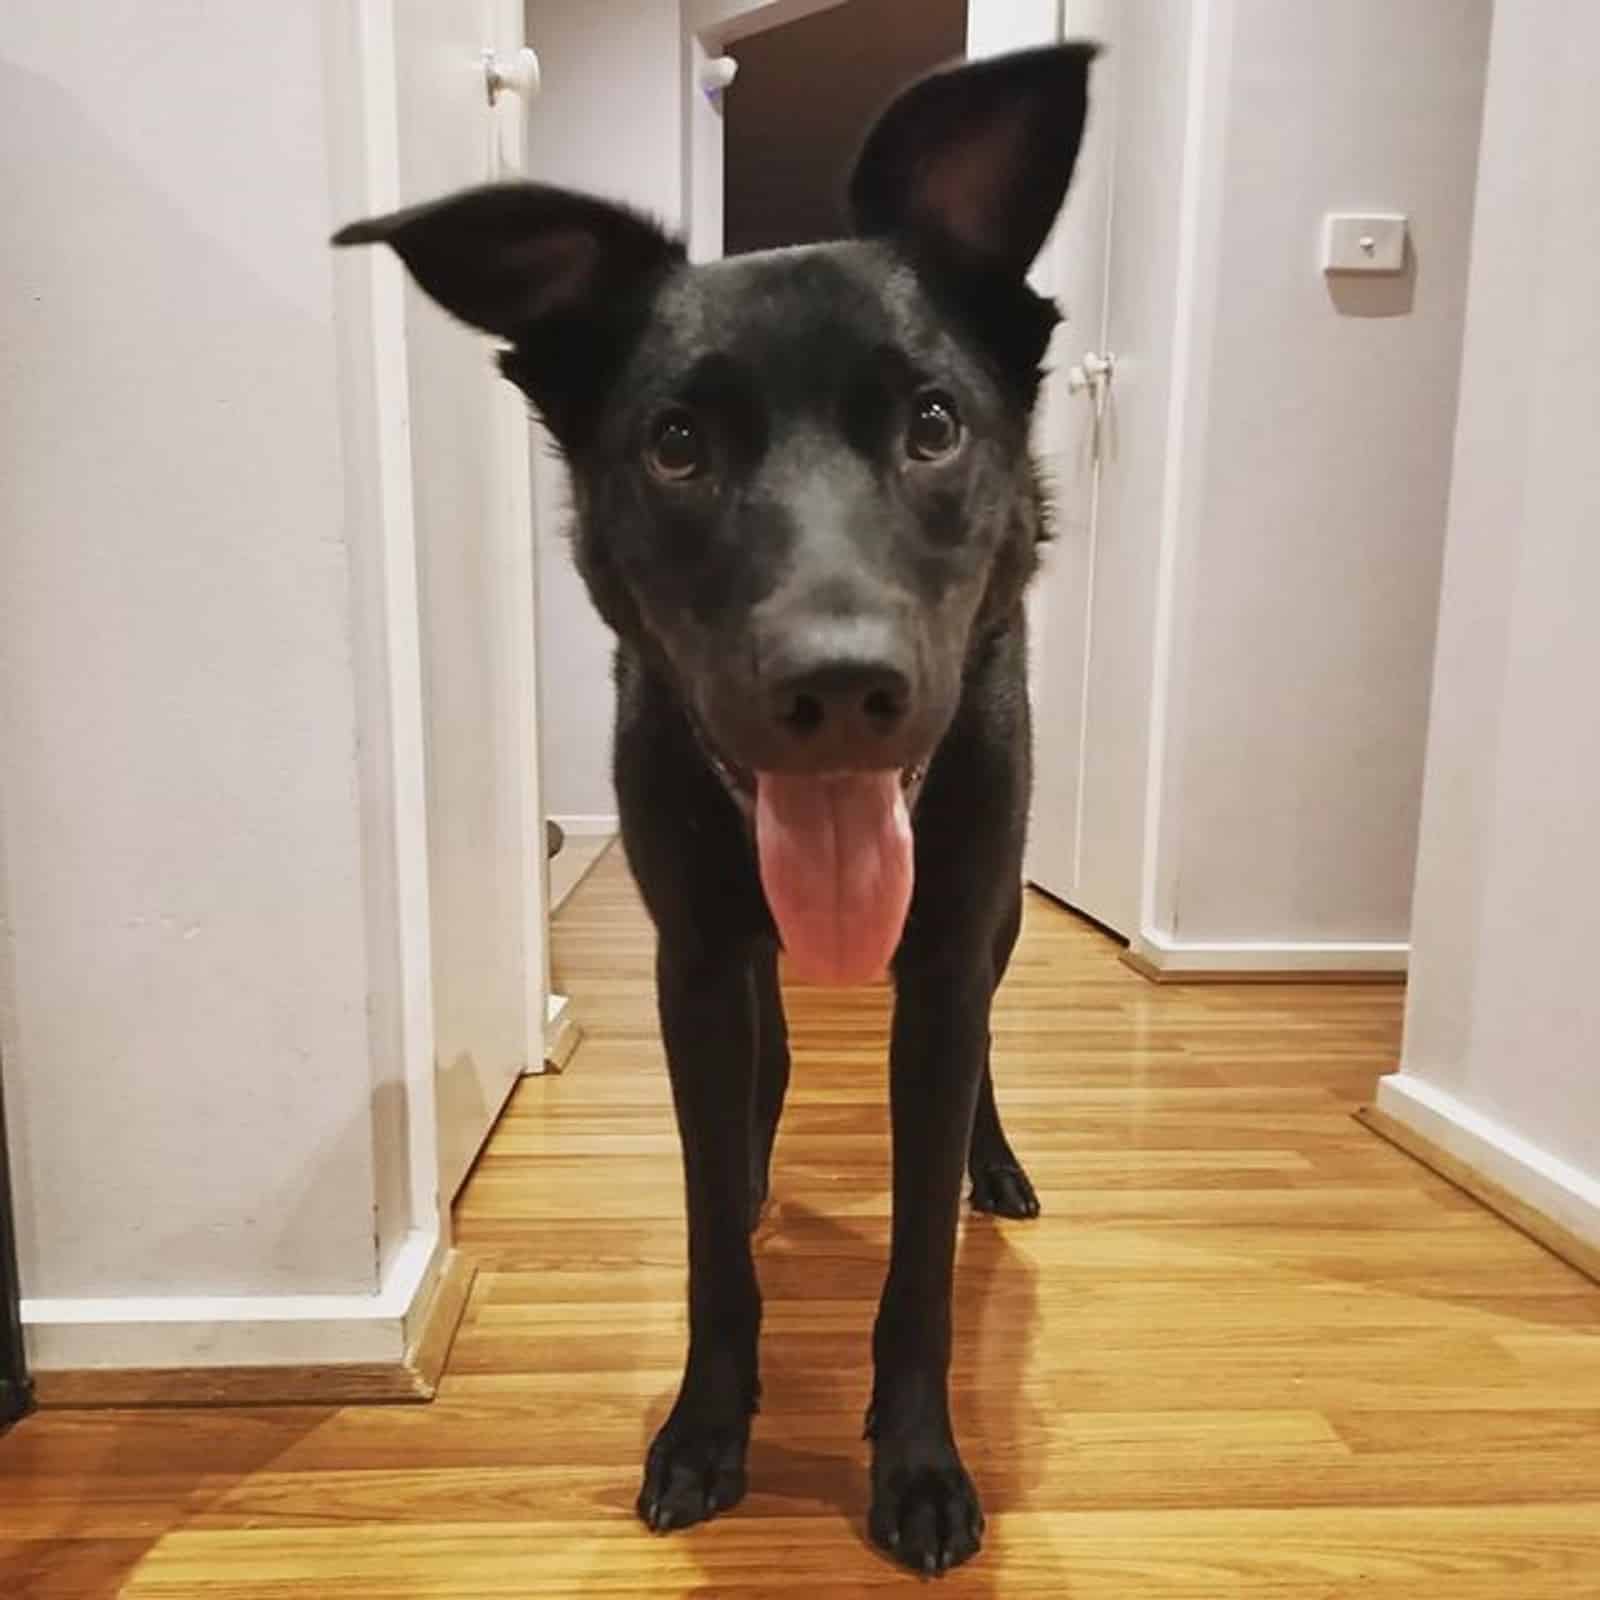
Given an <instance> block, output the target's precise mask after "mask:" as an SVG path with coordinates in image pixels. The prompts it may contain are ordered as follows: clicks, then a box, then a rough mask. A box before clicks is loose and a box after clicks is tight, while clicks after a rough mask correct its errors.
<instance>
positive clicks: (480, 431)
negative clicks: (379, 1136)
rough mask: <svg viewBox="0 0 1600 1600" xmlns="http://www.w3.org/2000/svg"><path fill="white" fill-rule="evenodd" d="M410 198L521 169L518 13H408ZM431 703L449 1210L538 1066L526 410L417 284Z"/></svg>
mask: <svg viewBox="0 0 1600 1600" xmlns="http://www.w3.org/2000/svg"><path fill="white" fill-rule="evenodd" d="M394 23H395V55H396V65H397V76H398V85H397V87H398V112H399V153H400V199H401V203H402V204H406V205H409V204H412V203H414V202H416V201H418V200H424V199H429V198H432V197H434V196H437V195H441V194H445V193H447V192H449V191H450V190H453V189H458V188H461V187H464V186H465V185H468V184H475V183H483V182H486V181H489V180H491V179H495V178H501V177H507V176H511V175H514V174H516V173H517V172H518V171H519V169H520V166H521V149H522V121H521V117H522V113H521V107H520V103H519V101H518V100H517V97H516V96H515V95H513V94H502V95H500V97H499V99H498V103H497V104H495V105H494V106H491V105H490V103H489V99H488V95H487V92H486V82H485V73H484V64H483V52H484V50H485V49H486V48H493V49H495V50H496V51H499V52H501V53H503V54H507V55H509V54H510V53H512V52H514V51H515V50H516V49H517V48H518V47H519V46H520V45H521V43H522V8H521V5H520V4H519V3H515V0H395V5H394ZM406 341H407V354H408V365H409V371H410V394H409V404H410V415H411V443H412V461H413V478H414V485H413V492H414V496H415V506H416V528H417V565H418V589H419V599H420V606H421V614H422V615H421V621H422V655H423V692H424V700H425V705H426V730H425V732H426V750H427V793H428V866H429V874H428V877H429V895H430V916H431V922H432V935H433V940H432V942H433V990H434V1022H435V1041H436V1052H437V1056H436V1069H437V1074H438V1081H437V1088H438V1119H439V1147H440V1150H439V1154H440V1195H441V1198H442V1199H443V1200H444V1201H445V1202H446V1203H448V1201H449V1199H450V1197H451V1196H453V1195H454V1193H455V1191H456V1190H457V1189H458V1188H459V1187H460V1184H461V1182H462V1180H463V1178H464V1177H465V1176H466V1174H467V1171H468V1170H469V1169H470V1167H471V1165H472V1161H473V1159H474V1157H475V1156H476V1155H477V1152H478V1150H479V1148H480V1146H481V1145H482V1143H483V1140H484V1138H485V1137H486V1136H487V1134H488V1132H489V1130H490V1128H491V1127H492V1126H493V1124H494V1121H495V1118H496V1117H497V1116H498V1115H499V1113H500V1110H501V1108H502V1106H503V1105H504V1103H505V1100H506V1097H507V1095H509V1093H510V1092H511V1089H512V1087H513V1086H514V1084H515V1083H516V1081H517V1078H518V1076H519V1074H520V1073H522V1072H523V1071H524V1069H526V1068H528V1067H530V1066H537V1065H538V1064H539V1062H540V1061H541V1059H542V1056H543V1048H544V1046H543V1038H544V1008H545V998H544V991H545V948H544V941H545V912H544V836H543V824H542V819H541V816H540V806H539V785H538V740H537V728H536V723H535V715H536V706H537V696H536V692H535V669H534V606H535V592H534V579H533V524H532V513H531V509H530V505H529V498H530V497H529V489H528V430H527V423H526V417H525V411H524V407H523V405H522V402H521V401H520V399H519V398H518V396H517V395H516V394H515V392H514V391H513V390H512V389H511V387H510V386H509V385H508V384H506V383H504V382H503V381H502V380H501V378H500V377H499V374H498V373H497V372H496V370H495V366H494V360H493V347H492V345H491V344H490V342H489V341H488V340H486V339H483V338H482V337H480V336H478V335H476V334H473V333H471V332H470V331H468V330H467V329H465V328H463V327H462V326H460V325H459V324H458V323H455V322H453V321H451V320H450V319H449V318H448V317H447V316H446V315H445V314H444V313H443V312H442V311H440V310H439V309H438V308H437V307H436V306H434V305H433V304H432V303H431V302H430V301H428V300H427V299H426V298H425V297H424V296H423V295H422V294H421V293H420V292H419V291H417V290H416V288H415V287H414V286H408V289H407V302H406Z"/></svg>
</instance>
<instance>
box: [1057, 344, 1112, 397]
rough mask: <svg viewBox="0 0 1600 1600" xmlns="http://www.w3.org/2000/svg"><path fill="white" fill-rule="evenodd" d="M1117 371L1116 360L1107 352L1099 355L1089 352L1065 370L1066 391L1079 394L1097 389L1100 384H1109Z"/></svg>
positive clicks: (1092, 351) (1096, 352)
mask: <svg viewBox="0 0 1600 1600" xmlns="http://www.w3.org/2000/svg"><path fill="white" fill-rule="evenodd" d="M1116 370H1117V358H1116V357H1115V356H1114V355H1112V354H1111V353H1110V351H1107V352H1106V353H1105V354H1104V355H1101V354H1100V353H1099V352H1098V351H1095V350H1089V351H1086V352H1085V353H1084V356H1083V359H1082V360H1081V361H1079V362H1078V363H1077V364H1076V365H1075V366H1071V367H1068V368H1067V389H1068V391H1069V392H1070V393H1072V394H1081V393H1082V392H1083V391H1084V390H1085V389H1099V387H1100V385H1101V384H1102V382H1104V383H1110V382H1111V379H1112V377H1113V375H1114V374H1115V373H1116Z"/></svg>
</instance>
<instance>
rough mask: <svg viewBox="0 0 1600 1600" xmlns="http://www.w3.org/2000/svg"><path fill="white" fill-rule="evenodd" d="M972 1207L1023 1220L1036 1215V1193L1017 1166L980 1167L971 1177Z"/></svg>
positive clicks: (1026, 1175) (1037, 1213)
mask: <svg viewBox="0 0 1600 1600" xmlns="http://www.w3.org/2000/svg"><path fill="white" fill-rule="evenodd" d="M972 1209H973V1210H974V1211H983V1212H987V1213H988V1214H989V1215H990V1216H995V1217H1010V1218H1012V1219H1014V1220H1015V1221H1018V1222H1025V1221H1028V1220H1029V1219H1031V1218H1033V1217H1036V1216H1038V1215H1039V1210H1040V1207H1039V1196H1038V1193H1037V1191H1036V1190H1035V1189H1034V1187H1033V1184H1032V1183H1031V1182H1030V1181H1029V1178H1028V1174H1027V1173H1026V1172H1024V1171H1023V1170H1022V1168H1021V1167H1019V1166H1014V1165H1011V1164H1010V1163H1006V1164H1004V1165H997V1166H989V1167H983V1168H981V1169H980V1170H979V1171H977V1172H975V1173H974V1174H973V1176H972Z"/></svg>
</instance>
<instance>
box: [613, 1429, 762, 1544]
mask: <svg viewBox="0 0 1600 1600" xmlns="http://www.w3.org/2000/svg"><path fill="white" fill-rule="evenodd" d="M747 1440H748V1430H747V1429H746V1430H738V1431H730V1430H714V1431H710V1432H696V1431H693V1430H690V1429H688V1428H679V1427H675V1426H674V1425H673V1424H672V1423H671V1422H668V1423H667V1425H666V1426H665V1427H663V1428H662V1430H661V1432H660V1433H658V1434H657V1435H656V1438H655V1442H654V1443H653V1444H652V1445H651V1446H650V1453H649V1455H648V1456H647V1457H646V1458H645V1464H644V1482H643V1484H642V1485H641V1486H640V1489H639V1497H638V1499H637V1501H636V1502H635V1504H634V1509H635V1510H636V1511H637V1513H638V1515H639V1520H640V1521H641V1522H643V1523H644V1525H645V1526H646V1527H647V1528H649V1529H650V1531H651V1532H652V1533H667V1532H670V1531H671V1530H672V1529H674V1528H687V1527H691V1526H693V1524H695V1523H696V1522H704V1521H705V1520H706V1519H707V1518H708V1517H714V1516H716V1515H717V1513H718V1512H719V1511H731V1510H732V1509H733V1507H734V1506H736V1505H738V1503H739V1502H740V1501H741V1500H742V1499H743V1498H744V1493H745V1466H744V1460H745V1450H746V1446H747Z"/></svg>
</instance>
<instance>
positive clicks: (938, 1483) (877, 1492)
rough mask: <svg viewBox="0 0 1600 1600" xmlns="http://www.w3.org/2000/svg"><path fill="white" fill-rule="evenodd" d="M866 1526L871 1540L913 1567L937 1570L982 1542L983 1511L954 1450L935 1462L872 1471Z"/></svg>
mask: <svg viewBox="0 0 1600 1600" xmlns="http://www.w3.org/2000/svg"><path fill="white" fill-rule="evenodd" d="M873 1476H874V1480H875V1484H876V1487H875V1489H874V1493H873V1499H872V1509H871V1511H870V1513H869V1514H868V1519H867V1526H868V1531H869V1532H870V1533H871V1535H872V1539H873V1542H874V1543H875V1544H877V1545H878V1547H879V1548H880V1549H882V1550H884V1551H887V1552H888V1554H890V1555H892V1556H894V1557H895V1558H896V1559H897V1560H898V1561H900V1562H902V1563H903V1564H904V1565H906V1566H908V1567H910V1568H911V1569H912V1571H914V1572H918V1571H920V1572H923V1573H925V1574H927V1575H928V1576H930V1577H936V1576H940V1575H942V1574H944V1573H946V1572H948V1571H949V1570H950V1568H951V1567H958V1566H960V1565H961V1563H962V1562H963V1561H968V1560H970V1559H971V1558H972V1557H973V1556H975V1555H976V1554H977V1553H978V1550H979V1548H980V1547H981V1545H982V1543H983V1512H982V1511H981V1510H980V1509H979V1505H978V1495H977V1491H976V1490H975V1489H974V1488H973V1487H972V1480H971V1479H970V1478H969V1477H968V1476H967V1474H966V1471H965V1469H964V1468H963V1467H962V1465H961V1463H960V1461H959V1460H957V1459H955V1457H954V1455H953V1454H952V1455H951V1456H950V1459H949V1460H948V1461H946V1462H944V1463H941V1464H939V1465H936V1466H935V1465H929V1466H923V1467H919V1468H914V1469H906V1468H901V1469H892V1468H891V1469H889V1470H887V1471H885V1472H882V1473H881V1474H880V1473H879V1472H877V1471H875V1472H874V1475H873Z"/></svg>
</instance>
